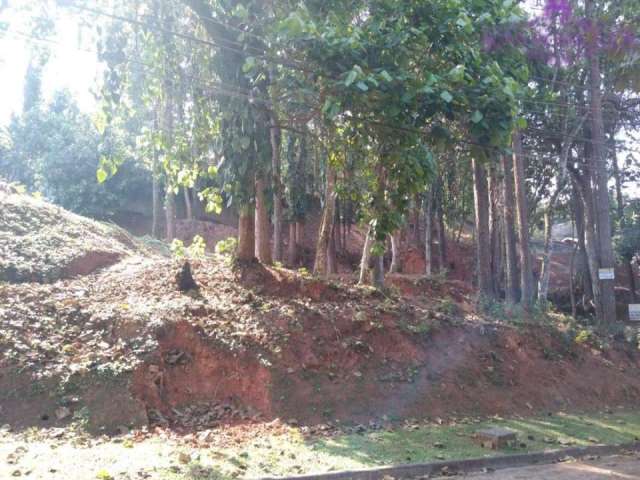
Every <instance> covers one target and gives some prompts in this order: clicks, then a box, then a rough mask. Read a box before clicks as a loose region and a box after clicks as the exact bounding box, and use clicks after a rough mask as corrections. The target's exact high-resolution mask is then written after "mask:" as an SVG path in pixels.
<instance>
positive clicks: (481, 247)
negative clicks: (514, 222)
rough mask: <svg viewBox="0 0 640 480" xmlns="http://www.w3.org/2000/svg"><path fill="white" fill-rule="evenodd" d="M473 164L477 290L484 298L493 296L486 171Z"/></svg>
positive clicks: (475, 161) (482, 167) (473, 162)
mask: <svg viewBox="0 0 640 480" xmlns="http://www.w3.org/2000/svg"><path fill="white" fill-rule="evenodd" d="M472 165H473V198H474V209H475V228H476V260H477V273H478V291H479V293H480V296H482V297H485V298H493V297H494V289H493V282H492V278H491V240H490V237H489V191H488V184H487V172H486V170H485V168H484V166H483V165H482V164H481V163H480V162H479V161H478V160H477V159H475V158H474V159H473V160H472Z"/></svg>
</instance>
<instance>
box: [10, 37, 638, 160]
mask: <svg viewBox="0 0 640 480" xmlns="http://www.w3.org/2000/svg"><path fill="white" fill-rule="evenodd" d="M0 33H1V34H3V35H4V36H10V35H11V34H14V35H20V36H21V37H24V38H26V39H29V40H33V41H40V42H46V43H50V44H54V45H57V46H59V47H63V48H64V47H65V46H64V45H62V44H60V43H59V42H56V41H54V40H51V39H48V38H42V37H36V36H33V35H30V34H26V33H24V32H16V31H13V32H9V31H8V29H5V31H4V32H2V31H0ZM14 38H15V37H14ZM67 48H68V47H67ZM72 48H73V49H74V50H78V51H83V52H87V53H91V54H94V55H97V52H96V51H95V50H90V49H85V48H81V47H72ZM127 61H128V62H129V63H132V64H134V65H139V66H143V67H146V68H150V69H152V70H153V69H155V68H156V67H155V66H154V65H151V64H147V63H145V62H141V61H137V60H133V59H128V60H127ZM184 75H185V77H186V78H189V79H190V80H192V81H195V82H196V84H198V86H199V87H201V88H208V89H211V91H213V92H215V93H220V94H223V95H227V96H233V97H236V98H246V99H249V100H251V101H257V102H260V103H264V104H265V105H268V106H272V100H271V99H265V98H261V97H257V96H255V95H253V94H250V93H248V92H246V91H242V90H239V89H237V88H236V87H235V86H233V87H229V86H228V85H226V84H224V83H222V82H215V81H209V82H208V83H203V82H202V79H201V78H198V77H195V76H193V75H189V74H186V73H185V74H184ZM292 103H293V104H297V105H299V106H303V107H307V108H309V109H310V110H316V109H317V107H316V106H312V105H309V104H308V103H304V102H296V101H293V102H292ZM355 120H357V121H361V122H363V123H366V124H369V125H378V126H382V127H384V128H388V129H391V130H396V131H404V132H411V133H417V134H420V135H426V134H428V130H427V129H426V128H425V129H417V128H409V127H398V126H397V125H391V124H388V123H384V122H379V121H375V120H368V119H363V118H355ZM529 128H531V129H534V130H538V131H541V132H545V133H546V132H547V131H546V130H544V129H539V128H535V127H529ZM541 136H544V135H541ZM546 138H557V137H555V136H551V135H547V136H546ZM573 138H574V140H583V141H586V142H591V143H594V142H593V140H592V139H589V138H586V137H573ZM615 141H616V142H618V143H623V142H624V141H623V140H615ZM453 143H462V144H467V145H472V146H479V147H482V148H486V149H494V150H501V147H494V146H490V145H485V144H480V143H477V142H472V141H469V140H464V139H456V140H455V141H454V142H453ZM625 151H630V152H634V153H640V151H636V150H634V149H629V148H628V147H627V148H625ZM530 158H533V159H539V157H530Z"/></svg>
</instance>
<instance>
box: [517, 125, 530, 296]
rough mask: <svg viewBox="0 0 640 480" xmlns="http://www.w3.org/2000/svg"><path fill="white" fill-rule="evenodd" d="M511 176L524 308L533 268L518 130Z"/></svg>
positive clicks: (522, 160) (528, 293)
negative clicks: (514, 198) (513, 188)
mask: <svg viewBox="0 0 640 480" xmlns="http://www.w3.org/2000/svg"><path fill="white" fill-rule="evenodd" d="M512 141H513V178H514V186H515V197H516V213H517V215H516V218H517V229H516V230H517V232H518V246H519V254H520V255H519V256H520V301H521V302H522V304H523V306H524V307H525V309H527V308H529V307H530V306H531V305H532V304H533V269H532V267H531V253H530V251H529V211H528V207H527V193H526V190H525V188H526V187H525V183H524V179H525V173H524V158H523V155H522V143H521V138H520V132H519V131H517V130H516V131H515V132H513V137H512Z"/></svg>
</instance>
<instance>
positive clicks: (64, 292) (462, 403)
mask: <svg viewBox="0 0 640 480" xmlns="http://www.w3.org/2000/svg"><path fill="white" fill-rule="evenodd" d="M0 195H3V197H2V199H1V200H2V202H3V205H4V206H5V208H4V209H3V211H2V213H0V222H2V223H1V226H2V233H1V234H0V248H1V249H2V250H1V252H2V255H3V257H2V259H1V261H2V262H3V263H2V264H1V265H2V270H1V271H2V274H3V278H5V279H6V278H7V276H8V275H9V274H8V273H7V272H11V275H13V276H11V277H10V278H11V279H12V281H11V282H6V281H5V282H0V424H10V425H11V426H14V427H16V428H19V427H28V426H33V425H42V424H43V422H44V423H45V424H46V425H47V426H52V425H59V424H64V423H67V422H70V421H80V422H83V423H84V424H86V426H87V427H88V428H91V429H94V430H101V429H103V430H101V431H107V432H113V431H115V430H116V429H117V428H119V426H121V425H124V426H130V425H136V424H140V423H145V422H146V421H147V418H149V419H150V420H151V421H152V422H155V423H159V424H170V425H180V426H183V427H187V428H200V427H203V428H211V427H215V426H216V425H220V424H223V423H229V422H242V421H250V422H257V421H270V420H272V419H275V418H280V419H283V420H286V421H290V422H292V423H305V424H320V423H322V424H333V425H336V424H337V423H338V421H340V422H343V421H352V422H366V421H375V420H376V419H378V418H381V417H383V416H384V417H387V418H391V419H402V418H408V417H415V418H420V417H422V418H424V417H451V416H463V415H465V416H466V415H468V416H471V415H473V416H475V415H491V414H516V413H534V412H536V411H544V410H550V409H552V410H555V409H564V408H572V409H590V408H601V407H603V406H604V405H634V404H635V405H637V403H638V402H639V401H640V377H639V376H638V375H637V372H638V369H639V368H640V354H639V352H638V348H637V344H636V345H632V344H631V343H627V342H622V341H618V342H616V341H614V339H612V338H607V339H605V340H606V342H600V341H599V340H597V339H592V338H591V337H587V339H586V341H585V338H582V340H581V341H580V342H578V341H576V339H575V338H574V337H575V334H573V335H572V334H570V331H568V330H567V329H566V328H565V329H564V330H563V329H560V328H559V324H558V323H555V324H552V322H551V320H553V318H552V317H549V318H544V319H540V318H538V319H537V322H538V323H537V324H535V323H533V320H532V319H529V320H530V321H529V322H528V323H526V322H525V323H524V324H523V323H522V322H520V323H516V324H514V323H513V322H511V321H510V317H513V316H515V315H516V312H502V313H501V315H500V318H501V319H496V318H490V317H487V316H485V315H481V314H479V313H478V312H476V310H475V307H474V305H475V303H474V301H473V295H474V292H473V290H472V289H471V288H470V286H469V285H468V283H465V282H462V281H460V280H446V279H444V278H440V277H439V278H432V279H428V278H425V277H422V276H408V275H390V276H389V283H390V285H391V286H392V288H391V289H390V292H385V293H381V292H378V291H375V290H372V289H369V288H362V287H358V286H356V285H354V284H353V283H352V282H354V279H352V278H351V276H345V277H342V278H343V280H342V281H341V282H325V281H321V280H319V279H316V278H313V277H311V276H309V275H306V274H303V273H301V272H296V271H292V270H287V269H283V268H270V267H264V266H262V265H260V264H259V263H257V262H256V263H253V264H245V265H242V266H234V264H233V263H232V262H230V261H229V259H227V258H224V257H220V256H212V257H205V258H203V259H191V260H190V262H191V266H192V269H193V277H194V280H195V282H196V284H197V285H198V287H199V288H198V290H197V291H194V290H191V291H189V292H181V291H180V290H179V288H178V287H177V285H176V282H175V278H176V272H177V269H179V268H180V267H181V265H182V264H181V263H180V262H176V261H174V260H172V259H170V258H166V257H163V256H160V255H154V254H152V253H150V252H148V251H146V250H144V251H143V250H139V249H136V247H135V245H133V244H132V243H127V240H126V237H122V238H121V237H120V236H119V234H118V230H116V229H113V228H111V227H108V226H104V225H102V224H99V223H97V222H92V221H90V220H87V219H83V218H82V217H78V216H76V215H72V214H69V213H68V212H65V211H63V210H61V209H57V208H56V207H53V206H51V205H49V204H46V203H45V202H41V201H39V200H36V199H32V198H30V197H27V196H24V195H19V194H17V193H15V192H4V193H0ZM5 226H6V228H5ZM4 252H7V255H5V254H4ZM95 252H106V253H108V254H113V255H114V257H113V258H114V259H116V260H118V259H119V260H120V261H117V263H112V264H111V265H109V266H105V265H102V266H103V267H104V268H101V269H100V268H98V269H95V268H89V267H87V268H86V269H85V270H82V271H78V269H77V268H74V269H71V267H70V266H73V265H74V262H78V259H81V258H86V255H88V254H92V253H95ZM116 260H114V261H116ZM72 271H73V272H75V273H76V275H72V274H71V272H72ZM16 272H19V273H20V274H19V275H18V274H17V273H16ZM78 273H83V275H77V274H78ZM47 282H49V283H47ZM543 320H545V321H547V323H546V324H543V323H542V321H543ZM516 325H519V326H516ZM583 337H584V336H583ZM605 344H606V348H605V347H604V346H605ZM114 399H115V400H116V401H117V403H114V402H113V401H111V400H114Z"/></svg>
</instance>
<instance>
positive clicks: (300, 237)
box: [296, 220, 304, 246]
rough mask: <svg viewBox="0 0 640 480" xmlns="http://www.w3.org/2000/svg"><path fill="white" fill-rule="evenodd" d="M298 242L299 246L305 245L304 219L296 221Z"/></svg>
mask: <svg viewBox="0 0 640 480" xmlns="http://www.w3.org/2000/svg"><path fill="white" fill-rule="evenodd" d="M296 243H297V244H298V246H301V245H304V222H303V221H302V220H297V221H296Z"/></svg>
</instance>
